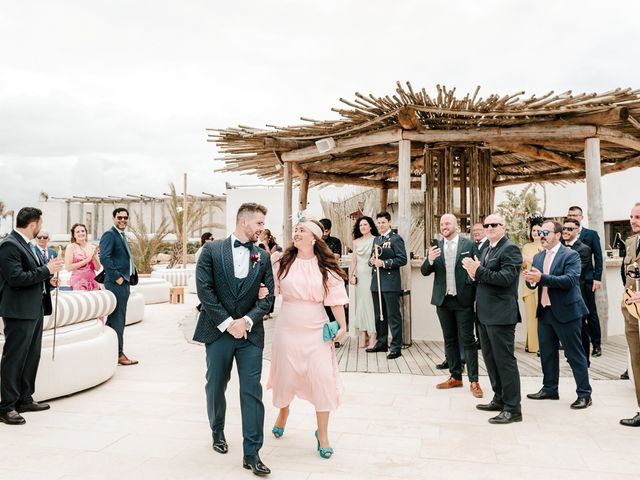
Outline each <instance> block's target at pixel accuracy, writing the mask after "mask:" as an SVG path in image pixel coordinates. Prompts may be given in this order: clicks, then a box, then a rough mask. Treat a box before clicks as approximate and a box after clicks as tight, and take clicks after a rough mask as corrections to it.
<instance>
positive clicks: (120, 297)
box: [104, 281, 131, 356]
mask: <svg viewBox="0 0 640 480" xmlns="http://www.w3.org/2000/svg"><path fill="white" fill-rule="evenodd" d="M104 288H106V289H107V290H109V291H110V292H111V293H113V294H114V295H115V296H116V309H115V310H114V311H113V312H111V315H109V316H108V317H107V322H106V325H107V326H109V327H111V328H113V329H114V330H115V332H116V335H117V336H118V356H120V355H122V354H123V353H124V349H123V345H124V323H125V320H126V318H127V302H129V294H130V290H131V287H130V286H129V282H127V281H124V282H122V285H118V284H117V283H115V282H112V281H105V282H104Z"/></svg>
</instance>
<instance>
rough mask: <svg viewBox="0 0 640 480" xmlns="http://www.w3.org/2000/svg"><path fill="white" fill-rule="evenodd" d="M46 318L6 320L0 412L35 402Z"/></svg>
mask: <svg viewBox="0 0 640 480" xmlns="http://www.w3.org/2000/svg"><path fill="white" fill-rule="evenodd" d="M42 324H43V317H42V315H40V318H38V319H34V320H25V319H22V318H20V319H15V318H5V319H4V339H5V341H4V349H3V350H2V360H1V361H0V413H7V412H9V411H11V410H15V409H16V408H17V407H18V406H20V405H24V404H27V403H31V402H33V397H32V395H33V392H34V391H35V389H36V375H37V374H38V364H39V363H40V352H41V350H42Z"/></svg>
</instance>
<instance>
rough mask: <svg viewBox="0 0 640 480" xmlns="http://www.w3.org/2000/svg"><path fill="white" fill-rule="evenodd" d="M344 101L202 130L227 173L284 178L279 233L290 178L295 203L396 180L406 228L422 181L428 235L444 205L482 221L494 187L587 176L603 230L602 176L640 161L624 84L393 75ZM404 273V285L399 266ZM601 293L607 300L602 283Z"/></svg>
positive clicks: (634, 113)
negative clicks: (464, 83)
mask: <svg viewBox="0 0 640 480" xmlns="http://www.w3.org/2000/svg"><path fill="white" fill-rule="evenodd" d="M340 102H341V103H342V104H343V106H342V107H340V108H334V109H332V111H333V112H335V113H337V114H338V115H339V118H338V119H336V120H314V119H309V118H304V117H303V118H301V120H302V121H303V122H305V123H304V124H303V125H297V126H287V127H278V126H274V125H267V128H264V129H257V128H251V127H246V126H238V127H236V128H225V129H210V130H208V132H209V134H208V141H210V142H215V143H216V144H217V145H218V148H219V150H220V151H221V152H222V153H223V156H222V158H221V160H224V162H225V166H224V169H223V170H224V171H227V172H240V173H253V174H255V175H257V176H258V177H261V178H264V179H269V180H275V181H281V182H283V183H284V201H283V210H284V211H283V217H284V219H285V221H284V225H283V234H284V239H285V243H286V242H287V241H288V240H289V238H290V235H291V212H292V205H291V201H292V185H293V181H294V176H295V177H297V181H298V184H299V188H300V204H299V206H298V208H299V209H300V210H304V209H305V208H306V205H307V191H308V188H309V186H310V185H312V186H313V185H323V184H351V185H361V186H366V187H374V188H379V189H380V192H381V195H380V198H381V209H384V208H385V206H386V203H387V192H388V190H389V189H393V188H398V199H399V201H398V205H399V210H398V215H397V216H398V218H397V219H395V220H396V223H397V226H398V230H399V232H400V234H401V235H404V236H405V238H407V237H408V234H409V233H410V228H411V218H410V215H411V213H410V212H411V210H410V203H411V202H410V190H411V189H412V188H420V187H421V186H426V188H423V191H424V201H425V209H424V210H425V218H424V223H425V232H427V233H431V234H433V233H434V232H435V231H436V230H437V228H436V227H437V221H438V218H439V216H440V215H442V214H443V213H446V212H452V213H455V214H456V215H458V216H460V217H462V218H466V219H467V222H466V224H467V225H468V224H471V223H473V222H476V221H479V220H482V219H483V218H484V217H485V216H486V215H488V214H489V213H490V212H491V210H492V208H493V198H494V190H495V188H496V187H497V186H504V185H511V184H519V183H527V182H573V181H579V180H582V179H585V178H586V181H587V190H588V212H589V225H590V226H591V228H595V229H596V230H597V231H598V233H599V234H600V238H601V239H602V240H604V219H603V212H602V195H601V186H600V176H601V175H605V174H608V173H612V172H617V171H622V170H625V169H628V168H630V167H633V166H636V165H638V164H640V90H633V89H631V88H625V89H622V88H617V89H615V90H611V91H608V92H604V93H581V94H575V95H574V94H572V92H571V91H566V92H563V93H560V94H556V93H555V92H553V91H551V92H549V93H547V94H545V95H542V96H536V95H533V96H531V97H529V98H525V97H524V92H517V93H514V94H511V95H496V94H492V95H489V96H488V97H482V96H481V95H480V87H477V88H476V89H475V91H474V92H473V93H472V94H466V95H465V96H464V97H462V98H460V97H457V96H456V89H455V88H453V89H449V88H447V87H446V86H441V85H437V86H436V91H435V93H434V94H433V95H429V93H427V91H426V90H425V89H424V88H422V89H416V88H414V87H413V86H412V85H411V83H410V82H406V83H405V84H404V85H403V84H401V83H400V82H397V84H396V89H395V92H394V93H392V94H391V95H385V96H376V95H372V94H369V95H364V94H361V93H358V92H356V94H355V98H354V99H353V100H346V99H344V98H341V99H340ZM465 226H466V225H464V224H463V225H462V227H463V228H465ZM403 278H404V281H405V284H406V283H407V278H408V275H407V272H406V271H405V272H404V274H403ZM409 283H410V282H409ZM408 287H409V288H410V285H409V286H408ZM602 297H604V298H602ZM601 298H602V301H603V302H606V293H605V295H604V296H601ZM600 311H601V312H605V309H604V307H602V308H600ZM605 330H606V325H605ZM605 333H606V331H605Z"/></svg>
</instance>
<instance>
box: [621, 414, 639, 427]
mask: <svg viewBox="0 0 640 480" xmlns="http://www.w3.org/2000/svg"><path fill="white" fill-rule="evenodd" d="M620 425H624V426H625V427H640V412H638V413H637V414H636V416H635V417H633V418H623V419H622V420H620Z"/></svg>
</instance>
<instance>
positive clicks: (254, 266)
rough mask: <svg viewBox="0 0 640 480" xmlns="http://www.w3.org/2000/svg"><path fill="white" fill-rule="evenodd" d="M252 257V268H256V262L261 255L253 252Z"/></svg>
mask: <svg viewBox="0 0 640 480" xmlns="http://www.w3.org/2000/svg"><path fill="white" fill-rule="evenodd" d="M250 258H251V265H252V268H256V264H257V263H258V262H259V261H260V255H259V254H257V253H252V254H251V257H250Z"/></svg>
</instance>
